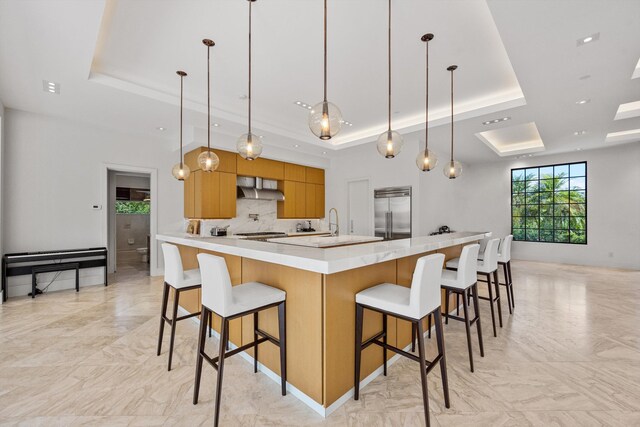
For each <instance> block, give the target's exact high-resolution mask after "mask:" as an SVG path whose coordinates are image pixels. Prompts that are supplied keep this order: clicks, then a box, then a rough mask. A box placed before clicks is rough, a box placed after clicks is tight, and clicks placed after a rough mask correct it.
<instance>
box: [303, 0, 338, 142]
mask: <svg viewBox="0 0 640 427" xmlns="http://www.w3.org/2000/svg"><path fill="white" fill-rule="evenodd" d="M341 127H342V113H341V112H340V109H339V108H338V107H337V106H336V105H335V104H332V103H331V102H328V101H327V0H324V100H323V101H322V102H320V103H318V104H316V105H314V106H313V108H312V109H311V111H310V112H309V129H311V132H313V134H314V135H315V136H317V137H318V138H320V139H322V140H327V139H331V137H332V136H334V135H336V134H337V133H338V132H340V128H341Z"/></svg>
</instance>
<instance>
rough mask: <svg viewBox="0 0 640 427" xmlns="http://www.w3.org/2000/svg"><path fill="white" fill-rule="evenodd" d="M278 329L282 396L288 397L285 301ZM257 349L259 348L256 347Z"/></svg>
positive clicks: (281, 307) (279, 317)
mask: <svg viewBox="0 0 640 427" xmlns="http://www.w3.org/2000/svg"><path fill="white" fill-rule="evenodd" d="M278 327H279V331H278V333H279V334H280V382H281V386H282V395H283V396H286V395H287V307H286V303H285V301H282V302H281V303H280V305H278ZM256 348H257V347H256Z"/></svg>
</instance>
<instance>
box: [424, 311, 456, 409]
mask: <svg viewBox="0 0 640 427" xmlns="http://www.w3.org/2000/svg"><path fill="white" fill-rule="evenodd" d="M429 320H431V314H429ZM433 321H434V322H435V326H436V342H437V343H438V354H441V355H442V358H441V359H440V376H441V377H442V391H443V392H444V406H446V407H447V408H450V407H451V403H450V401H449V379H448V377H447V357H446V354H445V346H444V333H443V331H442V315H441V314H440V310H436V312H435V318H434V319H433Z"/></svg>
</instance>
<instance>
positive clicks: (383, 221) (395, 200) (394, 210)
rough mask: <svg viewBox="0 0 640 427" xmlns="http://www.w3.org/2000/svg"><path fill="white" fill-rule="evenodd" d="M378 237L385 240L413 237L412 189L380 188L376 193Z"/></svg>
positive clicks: (375, 218) (375, 207)
mask: <svg viewBox="0 0 640 427" xmlns="http://www.w3.org/2000/svg"><path fill="white" fill-rule="evenodd" d="M373 194H374V196H373V197H374V200H373V206H374V213H375V216H374V227H375V235H376V237H383V238H384V239H385V240H396V239H408V238H410V237H411V187H392V188H380V189H378V190H375V191H374V193H373Z"/></svg>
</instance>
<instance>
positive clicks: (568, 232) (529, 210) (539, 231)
mask: <svg viewBox="0 0 640 427" xmlns="http://www.w3.org/2000/svg"><path fill="white" fill-rule="evenodd" d="M511 233H512V234H513V239H514V240H520V241H527V242H551V243H574V244H583V245H584V244H586V243H587V163H586V162H579V163H569V164H563V165H551V166H540V167H533V168H521V169H511Z"/></svg>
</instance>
